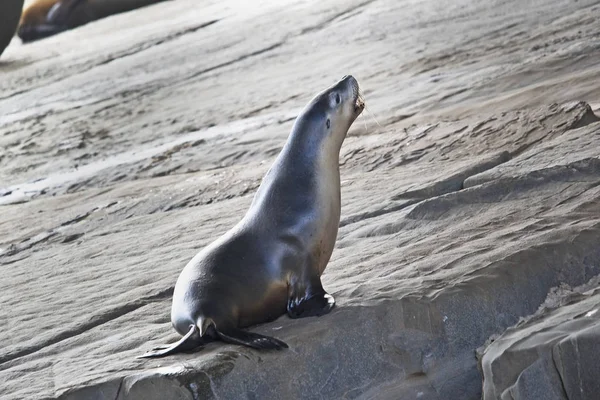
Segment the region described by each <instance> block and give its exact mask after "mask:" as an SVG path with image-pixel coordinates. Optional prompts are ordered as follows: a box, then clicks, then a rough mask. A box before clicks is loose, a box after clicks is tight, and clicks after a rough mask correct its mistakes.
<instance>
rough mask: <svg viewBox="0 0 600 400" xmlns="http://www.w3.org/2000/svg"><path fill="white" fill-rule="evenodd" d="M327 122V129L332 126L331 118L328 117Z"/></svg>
mask: <svg viewBox="0 0 600 400" xmlns="http://www.w3.org/2000/svg"><path fill="white" fill-rule="evenodd" d="M325 124H326V125H327V129H329V128H331V121H330V120H329V119H327V122H326V123H325Z"/></svg>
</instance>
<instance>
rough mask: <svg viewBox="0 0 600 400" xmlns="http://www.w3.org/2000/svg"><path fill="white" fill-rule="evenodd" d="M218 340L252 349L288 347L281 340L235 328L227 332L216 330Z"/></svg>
mask: <svg viewBox="0 0 600 400" xmlns="http://www.w3.org/2000/svg"><path fill="white" fill-rule="evenodd" d="M217 335H218V336H219V339H221V340H222V341H224V342H226V343H234V344H241V345H243V346H248V347H252V348H254V349H276V350H281V349H287V348H288V345H287V344H286V343H285V342H282V341H281V340H278V339H275V338H273V337H270V336H264V335H259V334H258V333H253V332H247V331H243V330H241V329H237V328H229V329H227V332H226V333H225V332H221V331H219V330H217Z"/></svg>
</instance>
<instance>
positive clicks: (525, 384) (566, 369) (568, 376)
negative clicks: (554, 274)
mask: <svg viewBox="0 0 600 400" xmlns="http://www.w3.org/2000/svg"><path fill="white" fill-rule="evenodd" d="M599 311H600V280H599V279H598V277H595V278H593V279H592V280H591V282H589V283H588V284H585V285H582V286H581V287H576V288H574V289H571V288H570V287H569V286H568V285H562V286H561V287H559V288H556V290H553V291H551V293H550V294H549V295H548V299H547V300H546V302H545V303H544V304H543V305H542V306H541V307H540V309H539V310H538V311H537V312H536V313H535V314H533V315H532V316H531V317H528V318H525V319H523V320H522V321H519V323H518V324H517V325H516V326H514V327H511V328H509V329H507V330H506V332H504V333H503V334H502V335H501V336H500V337H498V338H494V341H493V343H492V344H491V345H489V346H488V347H487V348H486V349H485V351H484V353H483V359H482V369H483V372H484V378H485V379H484V384H483V387H484V399H502V400H513V399H514V400H519V399H557V400H558V399H560V400H567V399H569V400H572V399H578V400H584V399H595V398H597V397H598V393H600V380H598V377H599V376H600V364H599V363H598V350H597V349H598V343H599V342H600V315H599V314H600V313H599Z"/></svg>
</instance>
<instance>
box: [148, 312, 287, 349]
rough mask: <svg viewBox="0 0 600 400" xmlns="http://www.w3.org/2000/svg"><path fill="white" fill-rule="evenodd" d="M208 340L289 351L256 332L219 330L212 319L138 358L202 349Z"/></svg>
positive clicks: (282, 343) (198, 323)
mask: <svg viewBox="0 0 600 400" xmlns="http://www.w3.org/2000/svg"><path fill="white" fill-rule="evenodd" d="M207 339H208V341H210V340H211V339H213V340H214V339H220V340H222V341H223V342H225V343H233V344H241V345H243V346H248V347H252V348H253V349H259V350H265V349H274V350H281V349H287V348H288V345H287V344H286V343H285V342H282V341H281V340H279V339H275V338H274V337H270V336H265V335H260V334H258V333H254V332H248V331H244V330H241V329H237V328H233V327H230V328H227V329H225V330H223V331H221V330H219V329H217V326H216V325H215V323H214V322H213V320H212V319H210V318H199V319H198V322H197V323H196V324H195V325H190V330H189V331H188V333H186V335H185V336H184V337H182V338H181V339H180V340H179V341H178V342H176V343H173V344H170V345H166V346H160V347H155V348H153V349H152V350H150V351H149V352H147V353H144V354H142V355H141V356H137V357H136V358H158V357H165V356H168V355H171V354H175V353H180V352H182V351H189V350H194V349H196V348H197V347H200V346H201V345H203V344H204V343H205V341H206V340H207Z"/></svg>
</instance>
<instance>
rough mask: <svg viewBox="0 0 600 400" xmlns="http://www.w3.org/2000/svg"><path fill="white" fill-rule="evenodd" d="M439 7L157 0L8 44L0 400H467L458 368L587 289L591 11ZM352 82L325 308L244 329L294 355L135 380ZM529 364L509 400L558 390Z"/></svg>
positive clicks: (592, 166)
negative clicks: (222, 243)
mask: <svg viewBox="0 0 600 400" xmlns="http://www.w3.org/2000/svg"><path fill="white" fill-rule="evenodd" d="M440 4H441V3H439V2H433V1H420V2H413V1H408V0H405V1H392V0H389V1H387V0H374V1H373V0H370V1H345V0H344V1H342V0H338V1H331V2H318V1H312V0H309V1H304V2H298V1H284V2H282V1H275V0H265V1H259V2H253V3H252V5H242V4H240V2H234V1H232V0H231V1H205V2H201V3H199V2H197V1H195V0H176V1H172V2H165V3H161V4H157V5H154V6H150V7H148V8H144V9H140V10H137V11H135V12H131V13H126V14H122V15H117V16H113V17H109V18H106V19H104V20H101V21H97V22H94V23H91V24H89V25H86V26H85V27H82V28H80V29H77V30H76V31H71V32H66V33H64V34H61V35H58V36H55V37H52V38H49V39H47V40H43V41H40V42H38V43H32V44H30V45H27V46H21V45H19V44H18V43H15V42H13V45H11V46H10V47H9V48H8V49H7V51H6V53H5V54H4V56H3V57H4V58H3V59H4V60H5V61H6V64H2V63H0V74H1V76H2V79H0V147H1V148H2V152H1V153H0V183H1V184H0V188H1V189H0V203H1V204H2V205H1V206H0V249H1V250H0V271H2V279H1V280H0V304H2V307H0V325H1V326H2V327H3V329H1V330H0V382H3V384H2V385H0V397H1V398H2V399H4V398H6V399H22V398H27V399H56V398H61V399H140V398H145V399H153V398H156V399H166V398H183V399H185V398H189V399H199V398H221V399H223V398H227V399H229V398H232V399H254V398H256V399H271V398H273V399H276V398H310V399H317V398H353V399H354V398H361V399H372V398H377V399H398V398H402V399H411V398H419V399H439V400H447V399H450V400H453V399H457V400H458V399H460V400H469V399H473V400H475V399H480V398H481V395H482V390H483V389H482V378H483V375H482V373H480V371H479V369H478V365H477V358H476V349H477V348H479V347H481V346H482V345H483V344H484V343H485V342H486V340H487V339H488V338H489V337H490V336H491V335H493V334H501V333H502V332H504V331H505V330H506V328H508V327H510V326H513V325H515V324H516V323H517V322H518V321H519V319H520V318H522V317H525V316H527V315H531V314H533V313H535V312H536V310H538V308H539V306H540V305H541V304H542V303H544V301H545V299H546V298H547V297H548V294H549V293H550V292H551V289H552V288H553V287H557V286H560V285H561V284H567V285H571V286H573V287H574V286H578V285H581V284H584V283H586V282H588V281H590V279H592V278H594V277H595V276H597V275H599V274H600V247H598V242H599V239H600V217H599V216H600V201H599V198H600V185H599V184H600V165H599V164H600V123H599V122H596V121H597V117H596V115H595V114H597V111H598V107H599V106H600V88H599V85H600V84H599V83H598V82H600V68H599V67H598V65H597V60H598V56H599V55H600V54H599V53H600V35H599V28H598V24H597V17H596V16H597V15H598V14H599V13H600V6H598V5H597V4H595V2H593V1H582V0H580V1H577V2H563V1H558V0H556V1H544V2H542V1H539V2H538V1H536V2H528V3H527V5H526V6H525V5H523V3H522V2H519V1H516V0H512V1H511V0H503V1H488V2H473V1H470V0H469V1H467V0H461V1H458V2H452V4H451V5H443V6H442V5H440ZM165 16H168V18H167V17H165ZM347 73H351V74H353V75H354V76H356V77H357V78H358V79H359V81H360V82H361V85H362V88H363V91H364V95H365V98H366V100H367V107H368V109H367V111H366V112H365V113H364V114H363V117H361V118H360V119H359V120H358V121H357V122H356V123H355V125H354V126H353V128H352V129H351V131H350V133H349V137H348V138H347V140H346V142H345V143H344V146H343V148H342V154H341V163H342V168H341V178H342V220H341V223H340V226H341V227H340V232H339V236H338V243H337V246H336V249H335V251H334V254H333V257H332V260H331V262H330V264H329V265H328V267H327V270H326V271H325V274H324V276H323V282H324V286H325V288H326V289H327V290H328V291H329V292H330V293H332V294H333V295H334V296H335V297H336V300H337V305H338V306H337V307H336V309H335V310H334V311H333V312H332V313H331V314H328V315H326V316H323V317H320V318H311V319H305V320H290V319H288V318H287V317H285V316H284V317H282V318H280V319H278V320H277V321H275V322H273V323H270V324H265V325H262V326H259V327H256V328H254V329H255V330H256V331H257V332H263V333H265V334H269V335H274V336H276V337H278V338H280V339H282V340H284V341H286V342H287V343H288V344H289V345H290V349H289V350H287V351H282V352H268V353H258V352H255V351H253V350H251V349H246V348H241V347H237V346H230V345H224V344H221V343H215V344H211V345H208V346H206V348H205V349H204V350H203V351H201V352H198V353H193V354H183V355H178V356H177V357H169V358H165V359H159V360H150V361H149V360H138V359H135V356H136V355H139V354H141V353H143V352H144V351H146V350H147V349H149V348H151V347H152V346H154V345H157V344H162V343H165V342H170V341H173V340H176V339H177V337H178V336H177V334H176V333H175V332H174V331H173V330H172V328H171V327H170V322H169V319H170V318H169V310H170V296H171V292H172V288H173V285H174V283H175V280H176V278H177V275H178V273H179V271H180V270H181V269H182V268H183V266H184V265H185V263H186V262H187V261H188V260H189V259H190V258H191V257H192V256H193V255H194V254H195V253H196V252H197V251H198V250H199V249H200V248H202V246H205V245H206V244H208V243H209V242H210V241H212V240H214V239H215V238H217V237H218V236H219V235H221V234H222V233H223V232H225V231H226V230H227V229H228V228H229V227H231V226H232V225H233V224H234V223H236V222H237V221H238V220H239V218H241V216H242V215H243V213H244V212H245V210H246V208H247V207H248V205H249V204H250V202H251V199H252V194H253V192H254V190H255V189H256V187H257V186H258V184H259V182H260V179H261V177H262V175H263V174H264V173H265V172H266V170H267V169H268V167H269V166H270V163H271V162H272V160H273V159H274V157H275V156H276V154H277V152H278V151H279V149H280V148H281V146H282V145H283V143H284V141H285V139H286V137H287V134H288V132H289V130H290V128H291V125H292V123H293V119H294V117H295V115H296V114H297V112H298V110H299V109H300V108H301V107H303V106H304V105H305V104H306V102H307V101H308V100H309V99H310V98H311V96H312V95H313V94H314V93H316V92H317V91H319V90H321V89H322V88H323V87H326V86H327V85H329V84H330V83H331V82H333V81H335V80H336V79H338V78H339V77H341V76H342V75H344V74H347ZM555 321H556V322H557V324H559V323H562V322H561V321H559V320H555ZM577 329H579V327H578V326H576V327H573V330H572V331H571V333H573V334H575V333H576V332H578V330H577ZM582 332H583V331H582ZM584 341H585V340H584V339H582V343H584ZM544 351H545V350H544V349H541V350H540V352H541V353H540V354H542V353H544ZM561 351H562V354H564V355H565V357H564V360H565V361H564V364H562V365H564V368H565V369H567V370H568V372H567V373H566V374H567V375H569V374H570V375H569V376H572V374H573V373H575V372H574V371H575V370H574V368H576V367H577V366H578V365H579V366H581V365H586V364H585V362H586V361H585V360H583V361H581V362H580V364H577V359H576V357H574V356H571V355H568V354H571V353H570V352H572V351H573V350H572V348H569V347H568V346H566V345H565V347H564V348H562V349H561ZM494 354H496V356H495V358H494V360H495V359H497V360H499V361H498V363H500V361H501V360H504V357H503V354H502V351H498V352H497V353H494ZM539 359H540V360H541V361H539V363H538V364H536V365H538V367H536V368H532V369H529V370H528V371H530V372H528V373H527V374H525V375H526V376H525V377H523V379H522V380H521V382H522V383H521V384H520V385H521V386H518V390H523V391H525V390H535V387H538V386H537V385H538V383H536V382H542V381H543V382H547V383H546V386H545V387H552V388H557V387H558V386H556V382H557V376H556V375H557V374H558V375H560V374H561V373H562V372H561V371H559V370H557V371H558V372H556V373H554V372H553V370H552V369H551V368H549V367H548V364H544V362H545V361H544V360H545V359H543V357H541V356H540V358H539ZM534 361H535V360H534ZM492 365H494V364H493V363H492ZM498 365H499V366H500V364H498ZM502 365H504V364H502ZM519 368H520V369H519ZM523 368H526V365H525V364H524V363H523V362H518V363H516V364H515V369H511V373H516V374H517V376H518V375H519V374H520V371H522V370H523ZM509 369H510V368H509ZM484 371H485V368H484ZM590 371H592V370H590ZM592 372H593V371H592ZM590 373H591V372H590ZM498 376H502V377H510V376H512V375H509V374H504V375H498ZM560 376H562V375H560ZM487 379H488V378H487V376H486V382H487ZM506 379H508V378H506ZM502 382H505V383H506V387H508V386H511V385H513V384H514V383H513V382H511V381H510V380H509V379H508V380H506V381H502ZM528 382H529V383H531V382H534V383H533V384H530V385H529V386H528ZM486 385H487V383H486ZM532 386H535V387H534V389H531V387H532ZM590 387H591V386H590ZM498 389H499V390H500V386H498ZM487 390H488V389H487V387H486V393H487ZM493 390H496V389H493ZM502 390H504V389H502ZM523 393H525V392H523ZM557 393H558V394H557V395H559V394H560V392H557ZM559 398H560V397H559Z"/></svg>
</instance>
